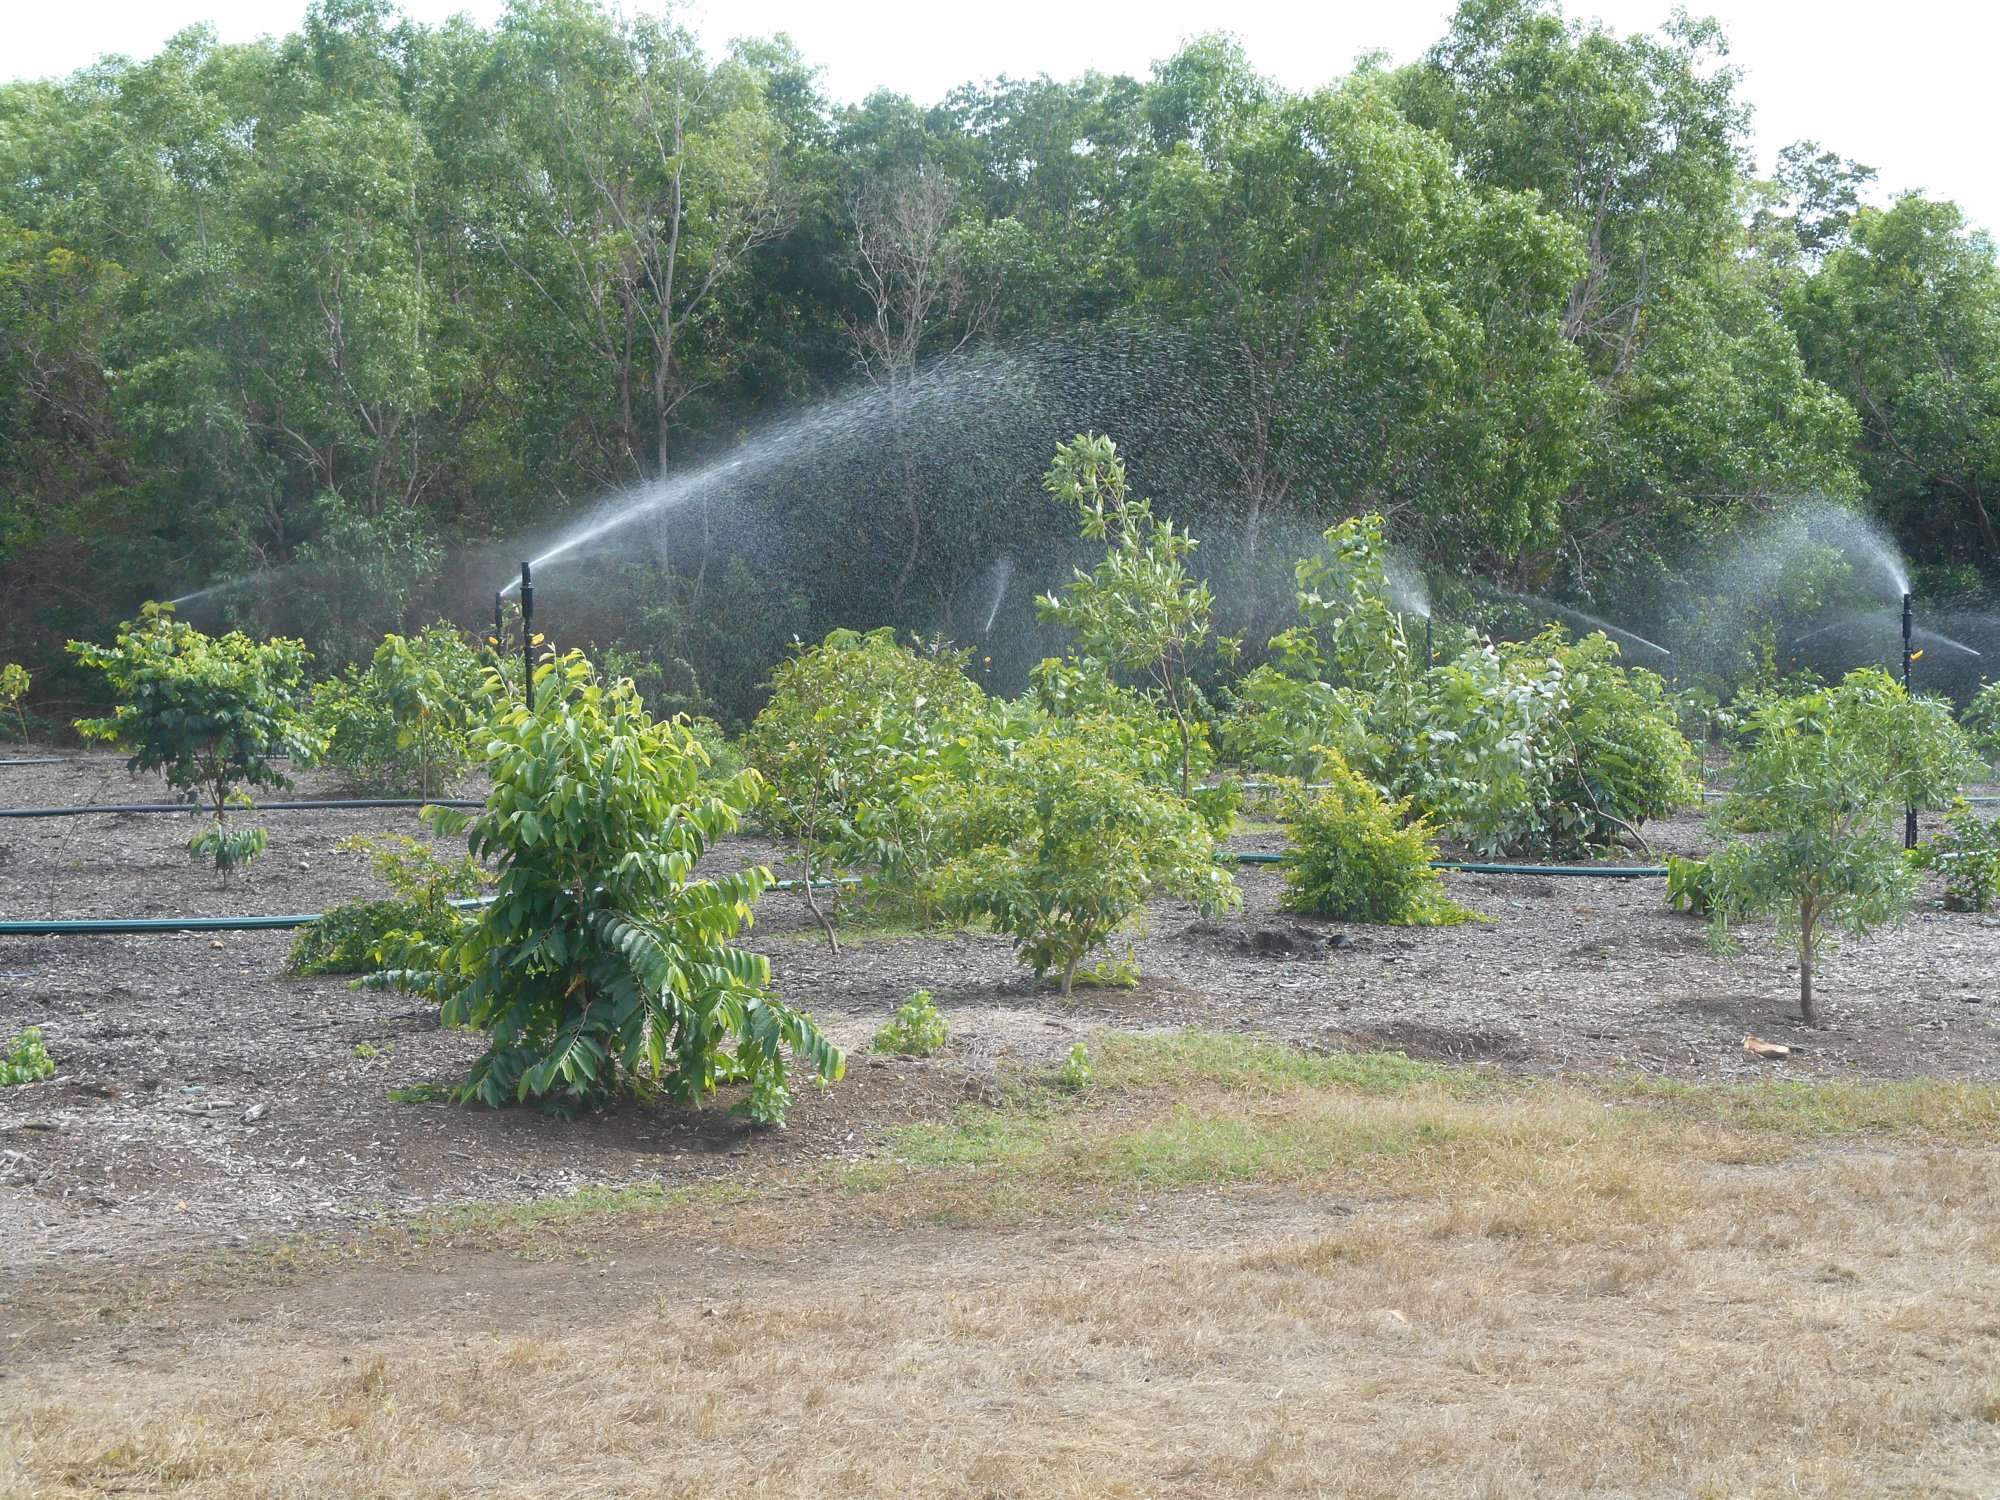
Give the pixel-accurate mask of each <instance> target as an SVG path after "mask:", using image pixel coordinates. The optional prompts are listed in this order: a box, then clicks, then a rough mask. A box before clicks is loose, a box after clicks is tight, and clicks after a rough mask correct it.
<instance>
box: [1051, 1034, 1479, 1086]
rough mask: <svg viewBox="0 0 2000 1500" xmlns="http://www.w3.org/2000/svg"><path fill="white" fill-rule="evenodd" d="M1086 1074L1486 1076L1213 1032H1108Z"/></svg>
mask: <svg viewBox="0 0 2000 1500" xmlns="http://www.w3.org/2000/svg"><path fill="white" fill-rule="evenodd" d="M1091 1066H1092V1069H1093V1081H1094V1082H1095V1083H1096V1084H1097V1086H1098V1087H1100V1088H1109V1089H1149V1088H1159V1089H1181V1088H1186V1087H1188V1086H1189V1085H1191V1084H1212V1085H1214V1086H1216V1087H1218V1088H1225V1089H1256V1090H1267V1091H1268V1090H1274V1089H1341V1090H1348V1091H1352V1092H1356V1093H1363V1094H1403V1093H1408V1092H1409V1091H1410V1090H1411V1089H1414V1088H1441V1089H1446V1090H1448V1091H1450V1092H1453V1093H1471V1092H1477V1091H1480V1090H1483V1089H1487V1088H1490V1087H1492V1086H1493V1080H1492V1079H1490V1078H1488V1077H1487V1076H1485V1075H1482V1074H1479V1073H1475V1072H1473V1071H1472V1070H1470V1069H1467V1068H1448V1067H1444V1066H1442V1065H1440V1064H1438V1063H1427V1062H1418V1061H1415V1060H1414V1059H1412V1058H1409V1057H1405V1056H1404V1055H1403V1054H1402V1053H1400V1052H1328V1053H1311V1052H1301V1051H1300V1050H1299V1049H1298V1048H1296V1047H1288V1046H1286V1045H1285V1044H1284V1043H1282V1042H1272V1041H1266V1040H1264V1039H1263V1038H1261V1037H1250V1036H1232V1035H1228V1034H1226V1033H1222V1032H1214V1031H1171V1032H1155V1033H1145V1034H1134V1033H1128V1032H1112V1033H1108V1034H1106V1035H1105V1036H1103V1037H1100V1038H1099V1039H1098V1040H1097V1046H1096V1050H1095V1051H1093V1053H1092V1054H1091Z"/></svg>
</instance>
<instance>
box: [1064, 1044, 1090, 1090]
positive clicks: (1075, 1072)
mask: <svg viewBox="0 0 2000 1500" xmlns="http://www.w3.org/2000/svg"><path fill="white" fill-rule="evenodd" d="M1056 1081H1057V1082H1058V1083H1060V1084H1061V1085H1062V1086H1063V1087H1064V1088H1066V1089H1074V1090H1075V1091H1076V1092H1077V1093H1079V1094H1080V1093H1082V1092H1083V1091H1084V1090H1085V1089H1087V1088H1089V1087H1090V1049H1089V1048H1088V1047H1086V1046H1084V1044H1083V1043H1082V1042H1078V1043H1077V1044H1076V1045H1075V1046H1074V1047H1072V1048H1070V1049H1069V1056H1068V1057H1066V1058H1064V1059H1063V1065H1062V1067H1061V1069H1060V1070H1059V1071H1058V1072H1057V1073H1056Z"/></svg>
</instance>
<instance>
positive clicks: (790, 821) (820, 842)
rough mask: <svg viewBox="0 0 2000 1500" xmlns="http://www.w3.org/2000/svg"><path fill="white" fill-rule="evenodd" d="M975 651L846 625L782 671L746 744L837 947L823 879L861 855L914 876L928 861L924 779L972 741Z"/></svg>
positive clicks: (980, 696) (978, 696) (809, 896)
mask: <svg viewBox="0 0 2000 1500" xmlns="http://www.w3.org/2000/svg"><path fill="white" fill-rule="evenodd" d="M965 660H966V657H965V653H963V652H950V651H947V652H940V653H934V654H926V653H923V652H919V651H914V650H911V649H910V648H909V647H906V646H900V645H898V644H897V643H896V638H895V633H894V632H893V631H891V630H888V629H886V628H885V629H882V630H874V631H870V632H869V633H868V634H866V635H862V634H859V633H857V632H855V631H852V630H836V631H834V632H833V633H832V634H830V635H829V636H827V638H826V639H825V640H824V641H823V642H821V643H820V644H819V645H817V646H811V647H806V648H804V649H802V650H800V651H799V652H798V653H797V654H796V655H794V656H793V657H792V658H791V659H790V660H789V661H786V662H784V663H783V664H781V665H780V666H779V667H778V668H777V670H776V671H774V672H773V673H772V674H771V701H770V702H769V703H768V704H767V705H766V706H765V708H764V711H763V712H762V713H760V714H759V715H758V716H757V721H756V723H754V724H752V725H751V726H750V733H749V735H748V736H747V737H746V738H745V741H744V749H745V752H746V754H747V755H748V756H749V760H750V764H751V765H752V766H753V767H754V768H755V769H756V770H757V771H758V773H759V774H760V775H761V776H762V777H763V778H764V786H765V800H764V807H765V810H766V813H767V815H768V816H769V817H770V819H771V821H772V822H773V823H775V824H776V826H777V828H778V829H779V831H780V832H782V833H784V834H786V835H787V836H789V837H791V838H792V839H794V840H796V841H797V843H798V846H799V858H800V862H801V864H802V866H803V873H804V876H805V878H804V880H803V881H802V882H801V886H800V889H801V891H802V892H803V894H804V896H805V902H806V906H807V908H808V909H809V910H810V911H811V912H812V914H813V917H814V919H815V920H817V921H818V922H819V924H820V926H821V927H822V928H823V929H825V932H826V940H827V943H828V945H829V946H830V947H832V948H833V949H834V951H835V952H838V951H839V949H840V940H839V938H838V937H836V936H835V933H834V929H833V922H832V920H831V918H830V917H829V916H828V915H827V913H826V911H825V910H823V909H822V908H821V906H820V902H819V896H818V894H817V893H816V891H815V889H814V882H815V881H818V880H820V879H822V878H824V877H825V876H827V875H829V874H831V873H833V871H834V870H835V869H836V868H837V866H838V865H839V864H843V863H849V862H852V863H865V864H869V865H872V866H874V867H875V868H876V869H877V870H878V871H880V872H882V873H883V874H885V875H887V876H889V877H891V878H894V879H899V880H902V881H905V882H909V881H911V880H913V879H914V877H915V876H916V875H917V874H918V873H919V872H920V871H921V870H922V869H923V868H924V867H925V866H926V865H927V863H928V857H927V851H926V849H925V837H924V835H925V831H926V830H927V829H928V828H929V826H930V824H929V819H928V817H927V816H926V815H925V811H924V808H923V805H922V803H921V800H920V799H917V798H915V797H913V795H912V784H913V782H914V780H915V779H916V778H917V777H920V776H922V775H924V774H926V773H928V772H931V771H934V770H935V769H937V767H938V766H939V765H940V764H941V763H942V762H944V761H946V760H949V759H952V758H954V757H955V756H956V755H957V754H958V753H959V752H960V751H961V750H962V749H963V748H964V747H963V746H962V745H961V744H960V740H961V738H962V737H963V736H965V735H966V734H967V733H968V731H969V730H970V729H971V727H972V726H973V723H974V721H975V720H976V719H977V718H978V716H979V715H980V713H981V712H982V710H983V706H984V703H985V694H984V693H982V692H981V691H980V689H979V685H978V684H977V683H975V682H973V681H972V679H971V678H969V677H967V676H966V675H965Z"/></svg>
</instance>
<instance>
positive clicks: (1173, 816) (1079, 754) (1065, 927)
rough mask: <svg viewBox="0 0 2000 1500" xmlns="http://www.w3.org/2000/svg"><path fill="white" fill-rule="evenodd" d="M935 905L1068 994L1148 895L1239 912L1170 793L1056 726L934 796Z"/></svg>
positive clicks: (1207, 831) (1203, 827)
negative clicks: (988, 924) (1007, 945)
mask: <svg viewBox="0 0 2000 1500" xmlns="http://www.w3.org/2000/svg"><path fill="white" fill-rule="evenodd" d="M936 815H937V817H938V820H939V823H940V827H941V829H942V838H941V843H942V846H943V847H945V848H949V849H952V850H955V851H958V852H956V853H955V854H954V855H953V857H952V858H951V859H949V860H947V861H946V862H945V863H944V864H943V865H942V866H941V867H940V868H939V869H938V870H937V872H936V874H935V877H934V879H933V882H932V887H933V889H934V891H935V893H936V898H937V900H938V903H939V904H940V905H941V906H942V907H943V908H944V910H946V911H947V912H949V913H951V914H952V915H954V916H956V917H960V918H970V917H974V916H983V917H987V918H989V919H990V920H991V921H992V923H993V926H994V927H995V928H996V929H998V930H999V931H1001V932H1005V933H1007V934H1008V935H1010V936H1011V937H1012V938H1013V939H1014V947H1015V950H1016V951H1017V952H1018V953H1019V954H1020V955H1021V958H1022V960H1023V961H1024V962H1026V963H1027V964H1028V965H1029V966H1030V967H1032V968H1033V969H1034V971H1035V977H1036V978H1037V979H1045V978H1047V977H1048V976H1050V975H1052V974H1054V975H1059V976H1060V977H1061V980H1062V990H1063V994H1064V995H1065V996H1067V995H1069V994H1070V993H1071V991H1072V989H1073V988H1074V985H1075V980H1076V972H1077V966H1078V965H1079V964H1080V963H1081V962H1082V960H1083V959H1084V958H1085V957H1086V956H1088V955H1089V954H1090V953H1091V952H1093V951H1094V950H1096V949H1097V948H1099V947H1100V946H1102V945H1103V943H1104V942H1105V941H1106V940H1107V939H1109V938H1110V936H1111V935H1112V934H1113V933H1114V932H1116V931H1117V930H1118V929H1119V928H1120V927H1121V926H1122V925H1124V923H1125V922H1126V921H1127V920H1128V919H1129V918H1131V917H1133V916H1134V915H1136V914H1137V913H1138V912H1139V911H1140V910H1142V909H1143V908H1144V906H1145V904H1146V902H1147V900H1148V899H1149V898H1151V897H1153V896H1155V895H1175V896H1180V897H1182V898H1183V899H1185V900H1187V901H1189V902H1191V903H1192V904H1193V905H1195V906H1196V907H1198V908H1199V909H1201V910H1202V911H1204V912H1208V913H1214V912H1217V911H1220V910H1222V909H1224V908H1225V907H1228V906H1232V905H1234V904H1235V903H1236V902H1237V900H1238V899H1239V898H1238V895H1237V892H1236V888H1235V885H1234V883H1233V882H1231V880H1230V879H1229V876H1228V875H1227V874H1226V873H1225V872H1224V871H1223V870H1222V869H1221V867H1220V866H1218V865H1217V864H1216V863H1215V835H1214V832H1213V830H1212V829H1211V828H1210V826H1209V825H1208V823H1206V822H1205V821H1204V820H1203V818H1202V817H1201V815H1200V813H1199V812H1198V811H1196V810H1195V809H1194V808H1193V807H1191V806H1189V805H1188V804H1187V803H1186V802H1184V801H1182V800H1181V799H1180V798H1179V797H1176V796H1175V795H1174V794H1173V793H1172V792H1170V791H1167V790H1165V789H1163V788H1160V787H1154V786H1149V785H1147V784H1146V783H1144V782H1143V781H1141V780H1140V779H1139V778H1138V777H1137V776H1136V775H1135V774H1133V772H1132V771H1131V770H1130V769H1129V768H1128V766H1127V765H1126V764H1124V763H1121V760H1120V759H1119V758H1118V757H1117V756H1116V755H1115V754H1114V755H1107V754H1106V751H1105V748H1104V746H1102V745H1100V744H1099V743H1097V741H1096V739H1095V738H1094V737H1093V736H1092V734H1091V733H1090V732H1089V731H1088V729H1078V728H1076V727H1073V726H1069V725H1066V724H1064V723H1062V722H1060V721H1058V722H1056V723H1054V724H1048V725H1045V726H1044V727H1042V728H1041V729H1040V730H1039V731H1037V732H1035V733H1034V734H1032V735H1030V736H1029V737H1028V738H1027V739H1025V740H1022V741H1020V742H1019V743H1016V744H1013V745H1010V746H1007V747H1003V748H1002V749H1001V750H1000V751H999V752H998V753H997V754H995V755H994V756H993V757H992V758H991V759H990V761H988V762H987V763H985V764H983V765H982V766H981V767H980V768H979V769H978V772H977V774H976V776H975V777H974V778H973V779H972V780H971V781H970V782H968V783H965V784H960V785H952V786H946V787H940V788H938V789H937V810H936Z"/></svg>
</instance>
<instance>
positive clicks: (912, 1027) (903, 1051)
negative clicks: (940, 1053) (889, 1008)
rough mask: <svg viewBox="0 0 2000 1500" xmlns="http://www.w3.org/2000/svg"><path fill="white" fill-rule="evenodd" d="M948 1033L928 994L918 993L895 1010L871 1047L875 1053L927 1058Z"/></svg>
mask: <svg viewBox="0 0 2000 1500" xmlns="http://www.w3.org/2000/svg"><path fill="white" fill-rule="evenodd" d="M950 1034H951V1033H950V1028H949V1027H947V1026H946V1025H945V1020H944V1017H943V1016H941V1015H939V1014H938V1008H937V1002H936V1001H934V1000H933V999H932V998H931V992H930V991H929V990H918V991H917V992H916V993H915V994H914V995H912V996H910V998H909V999H908V1000H905V1001H904V1002H903V1003H902V1005H901V1006H899V1007H898V1008H897V1010H896V1015H895V1018H894V1019H893V1020H891V1021H890V1022H889V1024H888V1025H886V1026H884V1027H883V1028H882V1029H881V1030H880V1031H878V1032H876V1033H875V1043H874V1045H875V1050H876V1051H877V1052H889V1053H895V1054H897V1055H899V1056H902V1057H929V1056H930V1055H931V1054H932V1053H933V1052H936V1051H937V1050H938V1049H939V1048H941V1047H943V1046H944V1044H945V1042H946V1040H947V1039H948V1038H949V1036H950Z"/></svg>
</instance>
